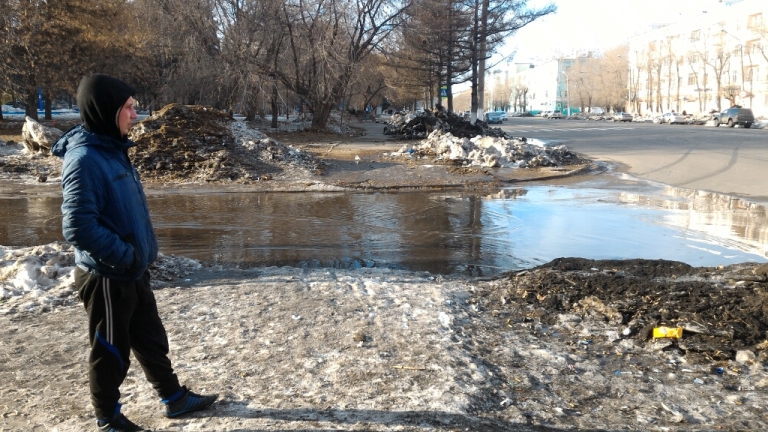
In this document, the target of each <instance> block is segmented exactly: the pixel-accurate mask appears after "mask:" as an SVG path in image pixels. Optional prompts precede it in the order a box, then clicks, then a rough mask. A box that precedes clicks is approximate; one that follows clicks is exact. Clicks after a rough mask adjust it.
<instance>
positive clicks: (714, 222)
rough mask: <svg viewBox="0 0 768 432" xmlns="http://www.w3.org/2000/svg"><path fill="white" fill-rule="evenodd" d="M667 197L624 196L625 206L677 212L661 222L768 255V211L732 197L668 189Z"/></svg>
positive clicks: (718, 241)
mask: <svg viewBox="0 0 768 432" xmlns="http://www.w3.org/2000/svg"><path fill="white" fill-rule="evenodd" d="M664 195H666V197H658V196H645V197H644V196H639V195H632V194H621V197H620V200H621V202H624V203H632V204H638V205H642V206H650V207H657V208H663V209H668V210H676V211H673V212H670V213H669V214H668V215H666V217H665V218H664V221H663V222H662V223H663V224H665V225H668V226H670V227H675V228H680V229H684V230H689V231H694V232H697V233H701V234H703V235H704V236H703V237H702V240H704V239H705V238H706V237H709V238H711V239H713V241H715V242H717V243H722V244H728V245H730V246H731V247H733V248H737V249H741V250H744V251H748V252H753V253H760V254H762V255H763V256H768V212H766V209H765V207H763V206H761V205H756V204H755V203H752V202H749V201H745V200H743V199H740V198H736V197H733V196H728V195H722V194H718V193H713V192H705V191H697V190H689V189H680V188H674V187H667V188H665V189H664Z"/></svg>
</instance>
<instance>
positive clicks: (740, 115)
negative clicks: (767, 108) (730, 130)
mask: <svg viewBox="0 0 768 432" xmlns="http://www.w3.org/2000/svg"><path fill="white" fill-rule="evenodd" d="M713 120H714V121H715V126H720V125H721V124H726V125H728V127H734V126H736V125H741V126H744V127H745V128H747V129H749V128H750V127H752V123H754V122H755V115H754V114H753V113H752V110H751V109H749V108H742V107H740V106H734V107H730V108H728V109H727V110H725V111H723V112H721V113H718V114H715V115H714V116H713Z"/></svg>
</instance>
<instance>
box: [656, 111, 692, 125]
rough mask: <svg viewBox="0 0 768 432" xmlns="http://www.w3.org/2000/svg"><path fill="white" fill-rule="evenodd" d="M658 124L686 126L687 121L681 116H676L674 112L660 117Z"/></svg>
mask: <svg viewBox="0 0 768 432" xmlns="http://www.w3.org/2000/svg"><path fill="white" fill-rule="evenodd" d="M659 122H660V123H666V124H675V123H677V124H686V123H688V119H686V118H685V116H683V115H682V114H678V113H676V112H668V113H665V114H664V115H663V116H661V120H660V121H659Z"/></svg>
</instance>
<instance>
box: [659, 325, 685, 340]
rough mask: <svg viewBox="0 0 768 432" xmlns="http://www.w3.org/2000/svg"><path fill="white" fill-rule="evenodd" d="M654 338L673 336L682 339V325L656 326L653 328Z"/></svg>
mask: <svg viewBox="0 0 768 432" xmlns="http://www.w3.org/2000/svg"><path fill="white" fill-rule="evenodd" d="M653 337H654V338H673V339H680V338H681V337H683V328H682V327H655V328H654V329H653Z"/></svg>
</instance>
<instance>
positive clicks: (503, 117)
mask: <svg viewBox="0 0 768 432" xmlns="http://www.w3.org/2000/svg"><path fill="white" fill-rule="evenodd" d="M501 121H507V113H506V112H505V111H504V112H502V113H501Z"/></svg>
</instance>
